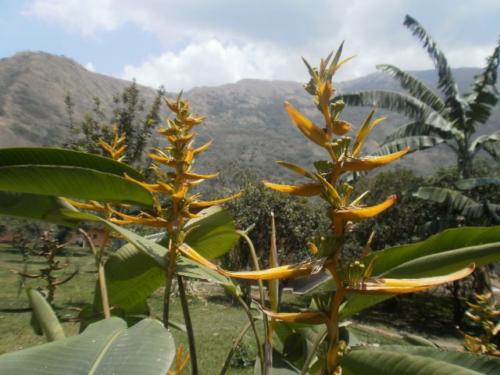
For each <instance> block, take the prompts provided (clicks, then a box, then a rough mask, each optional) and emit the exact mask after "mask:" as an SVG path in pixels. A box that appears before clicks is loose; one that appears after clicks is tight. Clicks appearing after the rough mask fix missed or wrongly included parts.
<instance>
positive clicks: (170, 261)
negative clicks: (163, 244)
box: [163, 241, 177, 329]
mask: <svg viewBox="0 0 500 375" xmlns="http://www.w3.org/2000/svg"><path fill="white" fill-rule="evenodd" d="M176 250H177V249H176V246H175V245H174V242H173V241H170V244H169V246H168V253H167V254H166V255H165V260H166V263H167V264H166V268H165V291H164V292H163V325H164V327H165V328H167V329H168V320H169V315H170V292H171V290H172V280H173V279H174V275H175V264H176V263H175V262H176V253H177V251H176Z"/></svg>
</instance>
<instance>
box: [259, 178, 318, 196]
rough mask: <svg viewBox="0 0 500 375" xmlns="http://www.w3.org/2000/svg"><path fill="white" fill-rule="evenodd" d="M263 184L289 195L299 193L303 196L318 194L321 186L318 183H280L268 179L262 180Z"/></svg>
mask: <svg viewBox="0 0 500 375" xmlns="http://www.w3.org/2000/svg"><path fill="white" fill-rule="evenodd" d="M263 184H264V185H265V186H267V187H268V188H270V189H273V190H276V191H279V192H282V193H287V194H291V195H300V196H303V197H313V196H315V195H320V194H321V191H322V188H321V185H320V184H300V185H282V184H275V183H272V182H269V181H263Z"/></svg>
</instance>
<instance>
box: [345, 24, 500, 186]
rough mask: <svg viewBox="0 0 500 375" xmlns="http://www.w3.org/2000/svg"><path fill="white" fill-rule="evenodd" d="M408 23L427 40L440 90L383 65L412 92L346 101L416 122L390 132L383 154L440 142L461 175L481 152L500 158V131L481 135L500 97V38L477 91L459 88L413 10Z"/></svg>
mask: <svg viewBox="0 0 500 375" xmlns="http://www.w3.org/2000/svg"><path fill="white" fill-rule="evenodd" d="M404 25H405V26H406V27H407V28H408V29H410V31H411V32H412V33H413V34H414V35H415V36H416V37H417V38H418V39H419V40H420V41H421V42H422V44H423V47H424V48H425V49H426V51H427V53H428V54H429V56H430V58H431V60H432V61H433V63H434V65H435V67H436V71H437V74H438V85H437V88H438V89H439V91H440V93H436V92H435V91H434V90H433V89H432V88H430V87H429V86H427V85H426V84H425V83H424V82H422V81H420V80H419V79H418V78H416V77H414V76H413V75H412V74H410V73H407V72H404V71H402V70H401V69H399V68H397V67H395V66H393V65H386V64H385V65H378V66H377V68H378V69H380V70H381V71H383V72H385V73H387V74H389V75H390V76H392V77H393V78H394V79H396V80H397V81H398V82H399V84H400V85H401V87H402V88H403V89H404V90H405V91H406V92H405V93H399V92H394V91H383V90H378V91H363V92H358V93H348V94H342V95H340V96H339V97H337V99H338V98H342V99H343V100H344V101H345V102H346V104H348V105H353V106H376V107H379V108H383V109H387V110H390V111H394V112H397V113H400V114H402V115H405V116H406V117H408V118H409V119H410V121H409V122H408V123H406V124H404V125H402V126H400V127H399V128H398V129H396V130H395V131H394V132H393V133H392V134H391V135H389V136H388V137H387V138H386V139H385V141H384V142H383V144H382V145H381V147H380V149H379V150H378V152H377V153H379V154H386V153H390V152H395V151H398V150H401V149H403V148H405V147H410V148H411V150H412V151H418V150H422V149H425V148H429V147H434V146H435V145H438V144H445V145H447V146H448V147H449V148H450V149H451V150H452V151H453V152H454V153H455V155H456V157H457V168H458V171H459V175H460V178H470V177H472V161H473V159H474V157H475V156H476V155H477V153H478V152H479V151H485V152H487V153H488V154H489V155H490V156H491V157H492V158H494V159H495V160H499V158H500V131H498V130H497V131H495V132H493V133H492V134H489V135H481V136H475V133H476V131H477V126H478V125H479V124H484V123H486V122H487V121H488V119H489V117H490V115H491V111H492V108H493V107H494V106H495V105H496V104H497V102H498V97H499V95H498V89H497V87H496V82H497V76H498V67H499V62H500V40H499V43H498V44H497V46H496V47H495V49H494V51H493V53H492V54H491V56H490V57H488V59H487V64H486V67H485V68H484V70H483V71H482V73H481V74H479V75H477V76H476V77H475V80H474V84H473V86H472V91H471V92H470V93H468V94H462V93H460V92H459V90H458V86H457V83H456V81H455V78H454V77H453V73H452V70H451V68H450V66H449V65H448V61H447V60H446V57H445V55H444V53H443V52H442V51H441V50H440V49H439V47H438V45H437V43H436V42H435V41H434V39H433V38H432V37H431V35H429V33H428V32H427V31H426V30H425V29H424V27H423V26H422V25H421V24H420V23H419V22H418V21H417V20H415V19H414V18H412V17H411V16H409V15H407V16H406V18H405V21H404Z"/></svg>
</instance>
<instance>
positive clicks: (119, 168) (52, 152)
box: [0, 147, 144, 181]
mask: <svg viewBox="0 0 500 375" xmlns="http://www.w3.org/2000/svg"><path fill="white" fill-rule="evenodd" d="M21 165H45V166H49V165H50V166H54V167H56V166H59V167H61V166H62V167H80V168H85V169H93V170H96V171H99V172H104V173H109V174H113V175H116V176H119V177H123V176H124V174H127V175H129V176H130V177H133V178H135V179H136V180H141V181H142V180H144V177H143V176H142V175H141V174H140V173H139V172H137V171H136V170H135V169H134V168H132V167H130V166H128V165H127V164H124V163H120V162H118V161H115V160H112V159H109V158H105V157H102V156H98V155H93V154H88V153H85V152H79V151H72V150H64V149H59V148H48V147H43V148H42V147H16V148H3V149H0V167H13V166H21Z"/></svg>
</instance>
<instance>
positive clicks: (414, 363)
mask: <svg viewBox="0 0 500 375" xmlns="http://www.w3.org/2000/svg"><path fill="white" fill-rule="evenodd" d="M341 365H342V371H343V372H342V373H343V374H345V375H360V374H377V375H420V374H432V375H449V374H453V375H480V374H484V375H495V374H498V370H499V369H500V359H498V358H494V357H488V356H480V355H475V354H471V353H463V352H453V351H445V350H441V349H435V348H427V347H412V346H382V347H380V348H377V349H355V350H353V351H351V352H350V353H349V354H347V355H346V356H345V357H344V358H343V359H342V362H341Z"/></svg>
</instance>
